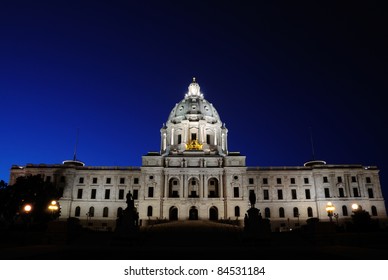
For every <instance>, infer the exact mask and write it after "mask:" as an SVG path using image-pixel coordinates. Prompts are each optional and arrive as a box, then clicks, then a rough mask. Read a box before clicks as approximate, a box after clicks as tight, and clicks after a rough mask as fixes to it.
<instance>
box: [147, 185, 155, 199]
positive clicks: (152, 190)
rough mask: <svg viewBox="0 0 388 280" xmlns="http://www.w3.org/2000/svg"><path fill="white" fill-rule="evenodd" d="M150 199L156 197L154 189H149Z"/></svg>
mask: <svg viewBox="0 0 388 280" xmlns="http://www.w3.org/2000/svg"><path fill="white" fill-rule="evenodd" d="M148 197H154V187H148Z"/></svg>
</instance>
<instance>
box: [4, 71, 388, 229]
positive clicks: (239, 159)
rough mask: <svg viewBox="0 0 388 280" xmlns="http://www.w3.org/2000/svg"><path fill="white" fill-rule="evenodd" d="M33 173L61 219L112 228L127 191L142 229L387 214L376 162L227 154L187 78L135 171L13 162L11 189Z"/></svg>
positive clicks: (217, 126) (291, 223)
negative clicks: (252, 212)
mask: <svg viewBox="0 0 388 280" xmlns="http://www.w3.org/2000/svg"><path fill="white" fill-rule="evenodd" d="M37 174H40V175H41V176H43V178H44V179H45V180H46V181H49V182H52V183H54V184H55V185H56V186H57V188H58V189H59V190H60V192H61V194H62V197H61V198H60V200H59V204H60V207H61V216H60V219H63V220H66V219H67V218H69V217H75V218H79V219H80V221H81V224H82V225H84V226H88V227H90V228H95V229H99V230H113V229H114V227H115V222H116V219H117V217H118V216H119V215H120V214H121V211H123V209H125V207H126V195H127V193H128V192H129V191H130V192H131V194H132V195H133V198H134V200H135V206H136V208H137V211H138V213H139V218H140V221H141V224H142V225H146V224H148V223H150V222H151V221H155V220H161V219H163V220H231V221H238V222H237V223H239V224H240V225H241V226H242V225H243V220H244V215H245V213H246V211H247V210H248V209H249V208H250V202H249V194H250V193H251V192H254V193H255V195H256V204H255V207H256V208H258V209H259V210H260V213H261V215H262V217H263V218H268V219H269V220H270V222H271V228H272V230H273V231H279V230H282V229H284V228H296V227H299V226H301V225H303V224H305V223H306V220H307V219H309V218H318V219H319V220H320V221H329V217H328V213H327V212H326V206H327V204H328V203H331V204H332V205H333V206H334V207H335V210H334V218H333V219H335V220H336V222H338V223H344V222H346V221H348V220H350V219H351V215H352V205H353V204H357V205H359V206H361V207H362V209H364V210H366V211H368V212H369V214H370V215H371V216H372V218H376V219H386V218H387V214H386V209H385V204H384V198H383V196H382V191H381V185H380V180H379V170H378V168H377V167H376V166H362V165H358V164H340V165H338V164H327V163H326V162H324V161H318V160H314V161H309V162H306V163H304V164H301V166H276V167H262V166H258V167H256V166H246V156H245V155H242V154H240V153H239V152H231V151H229V147H228V129H227V128H226V127H225V124H224V123H223V122H222V121H221V118H220V116H219V115H218V113H217V110H216V108H215V106H214V105H213V104H212V103H210V102H209V101H207V100H206V99H205V97H204V96H203V94H202V92H201V89H200V86H199V84H198V83H197V82H196V80H195V79H193V81H192V82H191V83H190V85H189V87H188V91H187V93H186V94H185V96H184V97H183V99H182V100H181V101H179V102H178V103H177V104H175V106H174V107H173V108H172V110H171V113H170V115H169V116H168V119H167V121H166V122H165V124H163V127H162V128H161V129H160V152H149V153H148V154H145V155H144V156H143V157H142V165H141V166H140V167H125V166H123V167H116V166H112V167H109V166H108V167H107V166H88V165H85V164H84V163H83V162H81V161H78V160H77V159H76V158H74V159H73V160H66V161H64V162H63V163H62V164H27V165H25V166H19V165H13V166H12V168H11V173H10V185H12V184H14V183H15V182H16V179H17V178H18V177H20V176H28V175H37Z"/></svg>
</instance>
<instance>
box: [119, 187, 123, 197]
mask: <svg viewBox="0 0 388 280" xmlns="http://www.w3.org/2000/svg"><path fill="white" fill-rule="evenodd" d="M119 199H124V190H123V189H121V190H119Z"/></svg>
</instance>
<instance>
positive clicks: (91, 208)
mask: <svg viewBox="0 0 388 280" xmlns="http://www.w3.org/2000/svg"><path fill="white" fill-rule="evenodd" d="M88 216H89V217H94V207H93V206H92V207H90V208H89V213H88Z"/></svg>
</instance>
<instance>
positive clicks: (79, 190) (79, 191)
mask: <svg viewBox="0 0 388 280" xmlns="http://www.w3.org/2000/svg"><path fill="white" fill-rule="evenodd" d="M82 191H83V190H82V189H78V193H77V198H78V199H82Z"/></svg>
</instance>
